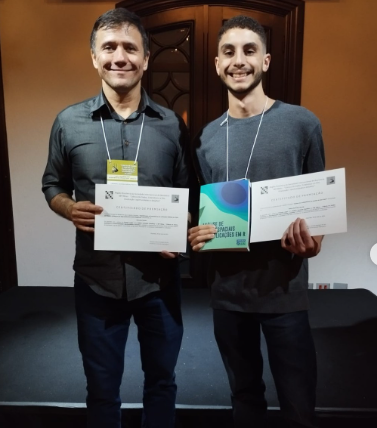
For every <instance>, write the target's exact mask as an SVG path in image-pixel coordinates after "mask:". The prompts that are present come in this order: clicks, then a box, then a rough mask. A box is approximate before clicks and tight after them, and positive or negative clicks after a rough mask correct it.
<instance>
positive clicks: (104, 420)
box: [43, 8, 190, 428]
mask: <svg viewBox="0 0 377 428" xmlns="http://www.w3.org/2000/svg"><path fill="white" fill-rule="evenodd" d="M91 56H92V60H93V65H94V68H96V69H97V71H98V73H99V76H100V78H101V80H102V91H101V92H100V94H99V95H98V96H96V97H94V98H91V99H89V100H86V101H83V102H81V103H78V104H76V105H73V106H70V107H68V108H67V109H65V110H63V111H62V112H61V113H59V115H58V116H57V118H56V120H55V122H54V125H53V127H52V131H51V137H50V148H49V156H48V163H47V166H46V170H45V173H44V175H43V191H44V193H45V196H46V199H47V201H48V203H49V205H50V207H51V209H52V210H54V211H55V212H56V213H57V214H60V215H61V216H63V217H65V218H66V219H68V220H70V221H72V223H73V224H74V225H75V226H76V256H75V261H74V270H75V283H74V288H75V303H76V313H77V325H78V339H79V348H80V351H81V354H82V358H83V364H84V370H85V375H86V378H87V391H88V394H87V408H88V412H87V415H88V425H87V426H88V427H90V428H105V427H106V428H120V426H121V410H120V407H121V399H120V395H119V390H120V385H121V381H122V375H123V368H124V354H125V345H126V341H127V335H128V329H129V325H130V320H131V317H132V316H133V317H134V320H135V323H136V325H137V328H138V339H139V342H140V356H141V363H142V369H143V371H144V390H143V404H144V409H143V427H144V428H173V426H174V413H175V397H176V390H177V387H176V383H175V373H174V369H175V365H176V362H177V358H178V352H179V349H180V346H181V339H182V333H183V328H182V318H181V310H180V290H179V287H180V275H179V271H178V260H177V257H176V256H177V254H173V253H169V252H163V253H161V254H158V253H147V252H146V253H143V252H117V251H94V246H93V235H94V233H93V232H94V217H95V215H96V214H100V213H101V212H102V208H101V207H100V206H97V205H95V201H94V191H95V183H106V180H107V171H109V168H110V171H111V165H109V162H110V164H111V163H112V161H113V162H114V163H116V164H118V163H119V164H122V163H124V162H126V161H128V162H129V163H132V164H134V163H135V162H137V163H138V176H137V180H138V184H139V185H140V186H163V187H164V186H166V187H188V186H189V177H190V174H189V169H188V165H187V163H186V153H187V151H186V150H185V145H186V141H187V130H186V127H185V125H184V123H183V121H182V119H181V118H180V117H178V116H177V115H176V114H175V113H173V112H172V111H170V110H168V109H166V108H164V107H161V106H159V105H157V104H156V103H154V102H153V101H152V100H151V99H150V98H149V97H148V96H147V94H146V93H145V92H144V90H143V89H142V87H141V78H142V75H143V73H144V71H145V70H146V69H147V67H148V59H149V49H148V37H147V35H146V33H145V30H144V28H143V27H142V25H141V23H140V19H139V18H138V17H137V16H136V15H135V14H133V13H131V12H129V11H127V10H126V9H122V8H119V9H114V10H111V11H109V12H107V13H105V14H104V15H102V16H100V17H99V18H98V19H97V21H96V22H95V24H94V27H93V30H92V34H91ZM73 193H74V195H75V198H74V199H73Z"/></svg>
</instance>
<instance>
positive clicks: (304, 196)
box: [250, 168, 347, 242]
mask: <svg viewBox="0 0 377 428" xmlns="http://www.w3.org/2000/svg"><path fill="white" fill-rule="evenodd" d="M345 181H346V180H345V169H344V168H340V169H333V170H330V171H323V172H316V173H313V174H303V175H297V176H294V177H285V178H279V179H275V180H265V181H258V182H255V183H252V205H251V208H252V223H251V233H250V242H259V241H271V240H275V239H281V237H282V236H283V234H284V232H285V231H286V229H287V228H288V226H289V225H290V224H291V223H292V222H294V221H295V220H296V219H297V218H303V219H305V220H306V223H307V225H308V228H309V232H310V234H311V235H312V236H316V235H328V234H331V233H341V232H346V231H347V210H346V184H345Z"/></svg>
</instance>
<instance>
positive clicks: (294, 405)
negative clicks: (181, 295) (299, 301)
mask: <svg viewBox="0 0 377 428" xmlns="http://www.w3.org/2000/svg"><path fill="white" fill-rule="evenodd" d="M213 317H214V328H215V336H216V341H217V344H218V347H219V350H220V353H221V357H222V359H223V362H224V365H225V369H226V371H227V374H228V379H229V384H230V388H231V392H232V406H233V419H234V426H235V428H250V427H253V428H257V427H263V426H264V424H265V416H266V411H267V403H266V400H265V398H264V392H265V384H264V382H263V379H262V373H263V359H262V353H261V349H260V331H261V328H262V330H263V333H264V336H265V339H266V343H267V350H268V359H269V363H270V367H271V373H272V376H273V378H274V382H275V386H276V390H277V394H278V399H279V403H280V409H281V414H282V417H283V419H284V422H285V424H286V426H288V427H290V428H296V427H297V428H299V427H308V428H309V427H310V428H312V427H314V426H315V422H314V421H315V413H314V409H315V392H316V379H317V365H316V354H315V348H314V342H313V338H312V334H311V330H310V326H309V321H308V314H307V311H301V312H292V313H287V314H258V313H244V312H233V311H225V310H220V309H214V311H213Z"/></svg>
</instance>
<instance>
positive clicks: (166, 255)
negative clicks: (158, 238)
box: [160, 251, 179, 259]
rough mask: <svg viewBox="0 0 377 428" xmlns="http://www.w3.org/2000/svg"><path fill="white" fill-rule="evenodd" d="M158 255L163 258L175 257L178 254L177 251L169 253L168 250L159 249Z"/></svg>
mask: <svg viewBox="0 0 377 428" xmlns="http://www.w3.org/2000/svg"><path fill="white" fill-rule="evenodd" d="M160 256H161V257H162V258H163V259H175V258H177V257H178V256H179V253H169V251H161V253H160Z"/></svg>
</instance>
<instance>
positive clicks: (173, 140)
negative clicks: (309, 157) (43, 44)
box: [42, 91, 190, 300]
mask: <svg viewBox="0 0 377 428" xmlns="http://www.w3.org/2000/svg"><path fill="white" fill-rule="evenodd" d="M142 113H145V119H144V127H143V132H142V137H141V143H140V149H139V154H138V167H139V171H138V172H139V174H138V175H139V186H162V187H189V178H190V174H189V168H188V162H187V153H188V150H186V145H187V140H188V138H187V128H186V126H185V124H184V122H183V120H182V119H181V118H180V117H179V116H178V115H176V114H175V113H174V112H172V111H171V110H168V109H166V108H164V107H162V106H160V105H158V104H156V103H155V102H153V101H152V100H151V99H150V98H149V97H148V96H147V95H146V93H145V92H144V91H142V97H141V102H140V105H139V108H138V110H137V111H136V112H134V113H133V114H132V115H131V116H130V117H128V118H127V119H126V120H124V119H123V118H122V117H120V116H119V115H118V114H117V113H116V112H115V111H113V110H112V109H111V107H110V106H109V105H108V103H107V100H106V98H105V97H104V95H103V93H101V94H100V95H98V96H97V97H94V98H90V99H88V100H86V101H83V102H81V103H78V104H75V105H72V106H70V107H68V108H66V109H65V110H63V111H62V112H61V113H59V114H58V116H57V118H56V120H55V122H54V124H53V127H52V130H51V136H50V145H49V155H48V162H47V166H46V170H45V173H44V175H43V179H42V184H43V187H42V190H43V192H44V194H45V197H46V200H47V202H48V203H50V201H51V199H52V198H53V197H54V196H56V195H58V194H59V193H67V194H69V195H73V194H74V197H75V200H76V201H91V202H93V203H94V202H95V201H94V192H95V184H96V183H106V161H107V159H108V154H107V151H106V145H105V140H104V135H103V131H102V126H101V120H100V117H101V116H102V119H103V123H104V128H105V133H106V138H107V142H108V147H109V152H110V157H111V159H126V160H135V157H136V150H137V145H138V141H139V135H140V129H141V124H142V116H143V115H142ZM93 239H94V236H93V234H92V233H87V232H82V231H80V230H78V229H77V230H76V255H75V261H74V270H75V271H76V273H78V274H79V275H80V276H82V277H83V278H84V279H85V280H86V282H87V283H88V284H89V285H90V286H91V287H92V288H93V289H94V290H95V291H96V292H97V293H99V294H102V295H105V296H109V297H114V298H123V297H126V298H127V299H128V300H133V299H136V298H139V297H142V296H144V295H146V294H148V293H150V292H153V291H156V290H159V289H160V288H161V287H165V286H169V285H171V284H173V283H174V281H176V278H177V260H176V259H172V260H170V259H169V260H167V259H163V258H162V257H161V256H160V255H159V254H158V253H144V252H111V251H94V246H93Z"/></svg>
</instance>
